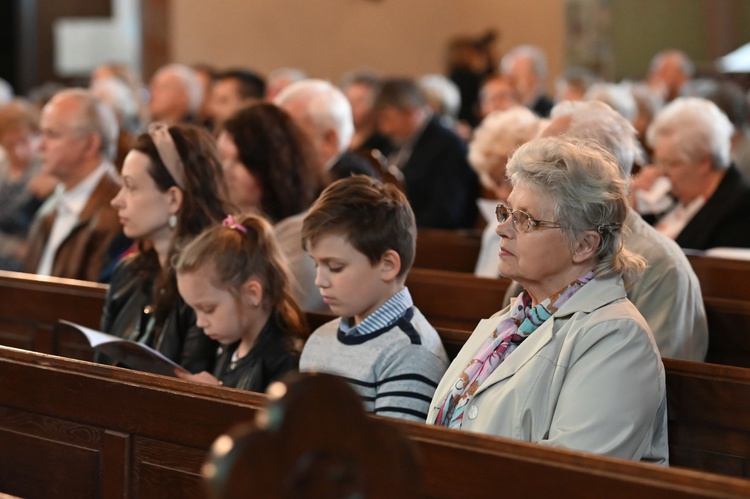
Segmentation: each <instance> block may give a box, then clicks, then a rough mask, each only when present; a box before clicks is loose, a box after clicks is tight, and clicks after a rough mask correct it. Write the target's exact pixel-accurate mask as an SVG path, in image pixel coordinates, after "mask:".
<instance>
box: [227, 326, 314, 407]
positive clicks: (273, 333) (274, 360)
mask: <svg viewBox="0 0 750 499" xmlns="http://www.w3.org/2000/svg"><path fill="white" fill-rule="evenodd" d="M297 342H298V341H297V340H295V335H294V333H293V332H292V331H290V330H289V328H288V327H285V326H284V325H283V324H279V323H278V322H277V321H276V319H275V314H273V313H272V314H271V317H270V318H269V319H268V322H266V324H265V326H263V329H262V330H261V331H260V333H259V334H258V338H257V339H256V340H255V344H254V345H253V347H252V348H251V349H250V351H249V352H248V353H247V355H245V356H244V357H242V358H241V359H239V360H237V361H235V362H232V355H233V354H234V352H235V351H236V350H237V347H238V346H239V341H238V342H236V343H233V344H232V345H229V346H226V347H222V348H221V349H220V350H221V353H220V354H219V360H218V361H217V363H216V370H215V371H214V376H215V377H216V378H217V379H219V380H220V381H221V382H222V384H223V385H224V386H229V387H232V388H239V389H241V390H250V391H252V392H261V393H262V392H265V391H266V388H267V387H268V385H269V384H270V383H271V382H273V381H276V380H278V379H279V378H280V377H281V376H282V375H284V374H286V373H287V372H289V371H296V370H297V369H298V367H299V355H300V354H299V350H300V349H299V348H298V345H296V343H297ZM300 343H301V342H300Z"/></svg>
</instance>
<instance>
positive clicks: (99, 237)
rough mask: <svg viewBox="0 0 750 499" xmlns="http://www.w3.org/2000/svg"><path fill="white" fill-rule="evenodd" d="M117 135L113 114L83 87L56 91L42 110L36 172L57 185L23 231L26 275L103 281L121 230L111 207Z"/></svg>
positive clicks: (115, 188)
mask: <svg viewBox="0 0 750 499" xmlns="http://www.w3.org/2000/svg"><path fill="white" fill-rule="evenodd" d="M117 135H118V127H117V118H116V117H115V115H114V113H113V112H112V110H111V109H110V108H109V107H108V106H107V105H105V104H104V103H102V102H101V101H99V100H97V99H96V98H95V97H94V95H93V94H92V93H91V92H90V91H88V90H83V89H70V90H63V91H61V92H59V93H57V94H56V95H55V96H54V97H53V98H52V100H50V101H49V103H47V105H46V106H44V109H43V110H42V118H41V141H40V143H39V151H40V153H41V160H42V171H43V172H45V173H48V174H51V175H53V176H55V177H57V179H58V180H59V181H60V183H59V184H58V186H57V188H56V190H55V192H54V193H53V194H52V195H51V196H50V197H49V198H48V200H47V201H46V202H45V203H44V205H42V207H41V208H40V209H39V211H38V212H37V214H36V217H35V220H34V223H33V225H32V227H31V230H30V232H29V251H28V254H27V256H26V262H25V269H26V271H27V272H31V273H37V274H40V275H52V276H56V277H67V278H71V279H82V280H86V281H98V280H99V279H100V277H101V276H102V272H103V271H104V270H105V269H106V265H107V264H108V263H109V262H108V261H107V257H106V255H107V252H108V250H111V249H112V248H110V246H111V245H112V243H113V241H114V240H115V238H116V237H118V236H119V235H120V232H121V227H120V222H119V219H118V216H117V212H116V211H115V209H114V208H112V206H111V205H110V202H111V201H112V198H113V197H114V196H115V195H116V194H117V192H118V190H119V189H120V184H119V182H118V180H117V173H116V170H115V167H114V165H113V164H112V163H111V160H112V158H113V157H114V153H115V146H116V141H117ZM118 240H120V241H122V242H123V244H127V243H126V241H125V239H124V238H123V239H119V238H118Z"/></svg>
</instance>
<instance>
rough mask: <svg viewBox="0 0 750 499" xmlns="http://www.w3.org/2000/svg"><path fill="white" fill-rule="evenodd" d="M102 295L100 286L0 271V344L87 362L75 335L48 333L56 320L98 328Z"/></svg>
mask: <svg viewBox="0 0 750 499" xmlns="http://www.w3.org/2000/svg"><path fill="white" fill-rule="evenodd" d="M106 292H107V286H106V285H103V284H97V283H91V282H87V281H77V280H73V279H60V278H56V277H44V276H37V275H33V274H23V273H17V272H5V271H0V344H2V345H6V346H11V347H16V348H24V349H27V350H33V351H36V352H44V353H51V354H55V355H60V356H63V357H69V358H77V359H90V358H91V351H90V350H89V349H87V348H86V347H85V345H84V344H83V343H81V342H80V341H77V337H76V336H73V335H63V336H57V335H53V334H52V331H53V329H54V328H55V325H56V324H57V321H58V319H67V320H69V321H71V322H75V323H78V324H81V325H83V326H87V327H91V328H96V329H98V328H99V319H100V317H101V315H102V307H103V305H104V297H105V294H106Z"/></svg>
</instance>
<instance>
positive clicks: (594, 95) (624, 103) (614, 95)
mask: <svg viewBox="0 0 750 499" xmlns="http://www.w3.org/2000/svg"><path fill="white" fill-rule="evenodd" d="M583 100H598V101H601V102H603V103H605V104H607V105H608V106H609V107H611V108H612V109H614V110H615V111H617V112H618V113H620V114H621V115H622V116H624V117H625V119H626V120H628V121H629V122H631V123H632V122H633V121H634V120H635V118H636V116H637V115H638V106H637V105H636V103H635V98H634V97H633V94H631V93H630V89H628V88H627V87H625V86H623V85H618V84H616V83H594V84H592V85H591V86H590V87H589V88H588V90H586V93H585V94H584V95H583Z"/></svg>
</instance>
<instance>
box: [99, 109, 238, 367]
mask: <svg viewBox="0 0 750 499" xmlns="http://www.w3.org/2000/svg"><path fill="white" fill-rule="evenodd" d="M122 180H123V185H122V188H121V189H120V192H119V193H118V194H117V196H115V198H114V199H113V200H112V206H113V207H114V208H115V209H116V210H117V213H118V216H119V217H120V223H122V226H123V231H124V232H125V235H127V236H128V237H130V238H132V239H135V240H137V241H138V249H137V251H135V252H134V253H133V254H132V255H130V256H128V257H126V258H125V259H124V260H123V261H122V262H120V264H119V265H118V267H117V269H116V270H115V273H114V275H113V277H112V281H111V284H110V288H109V292H108V293H107V300H106V303H105V305H104V313H103V316H102V324H101V328H102V330H103V331H104V332H107V333H109V334H113V335H116V336H120V337H123V338H127V339H131V340H134V341H138V342H141V343H145V344H147V345H149V346H151V347H152V348H155V349H156V350H158V351H160V352H161V353H162V354H164V355H165V356H166V357H168V358H170V359H172V360H174V361H175V362H177V363H179V364H180V365H182V366H183V367H184V368H185V369H187V370H188V371H190V372H194V373H195V372H200V371H204V370H211V368H212V366H213V362H214V359H215V357H216V346H217V345H216V343H215V342H213V341H211V340H210V339H209V338H207V337H206V335H204V334H203V331H201V330H200V328H198V327H197V326H196V324H195V322H196V317H195V314H194V312H193V311H192V309H191V308H190V307H188V306H187V305H186V304H185V302H184V301H183V300H182V298H181V297H180V295H179V294H178V292H177V283H176V278H175V272H174V268H173V260H174V258H173V257H174V255H175V254H176V253H177V252H178V250H179V249H180V248H181V247H183V246H185V245H186V244H187V243H188V242H189V241H190V240H191V239H192V238H194V237H195V236H197V235H198V234H199V233H201V232H202V231H203V230H204V229H206V228H207V227H209V226H211V225H213V224H216V223H219V222H220V221H221V220H222V218H223V217H224V213H225V210H226V207H225V205H224V201H223V200H224V183H223V177H222V170H221V164H220V162H219V160H218V158H217V156H216V152H215V146H214V142H213V140H212V138H211V137H210V135H209V134H208V133H207V132H206V131H204V130H202V129H200V128H198V127H195V126H192V125H175V126H172V127H167V126H166V125H164V124H162V123H156V124H153V125H151V127H150V128H149V131H148V133H143V134H141V135H139V136H138V137H137V138H136V141H135V143H134V146H133V148H132V150H131V151H130V152H129V153H128V155H127V157H126V158H125V162H124V164H123V168H122Z"/></svg>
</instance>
